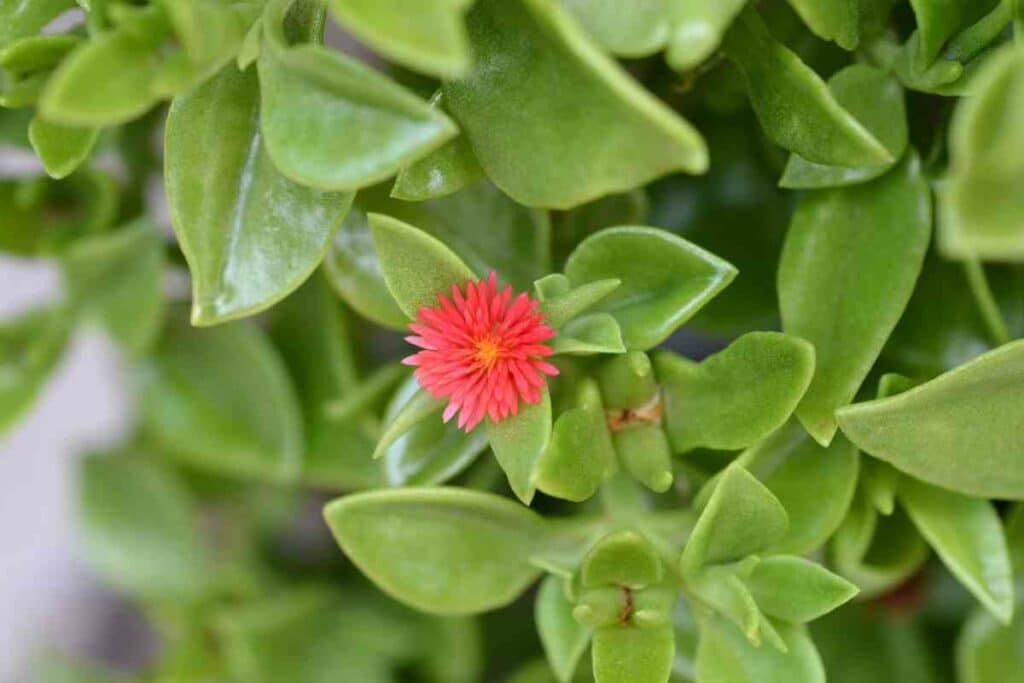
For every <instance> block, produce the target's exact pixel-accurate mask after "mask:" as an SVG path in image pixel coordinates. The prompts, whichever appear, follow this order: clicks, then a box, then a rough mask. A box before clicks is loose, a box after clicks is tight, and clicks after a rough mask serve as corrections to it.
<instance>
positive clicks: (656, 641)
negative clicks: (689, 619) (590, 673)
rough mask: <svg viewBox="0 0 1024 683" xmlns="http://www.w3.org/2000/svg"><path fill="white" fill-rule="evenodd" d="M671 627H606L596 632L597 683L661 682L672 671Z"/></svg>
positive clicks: (672, 637)
mask: <svg viewBox="0 0 1024 683" xmlns="http://www.w3.org/2000/svg"><path fill="white" fill-rule="evenodd" d="M674 653H675V636H674V633H673V631H672V626H671V625H668V624H666V625H664V626H658V627H655V628H638V627H636V626H605V627H602V628H599V629H597V630H596V631H595V632H594V644H593V660H594V681H595V683H661V682H662V681H665V680H667V678H668V675H669V673H670V672H671V670H672V657H673V655H674Z"/></svg>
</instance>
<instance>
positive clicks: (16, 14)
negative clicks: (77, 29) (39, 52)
mask: <svg viewBox="0 0 1024 683" xmlns="http://www.w3.org/2000/svg"><path fill="white" fill-rule="evenodd" d="M74 6H75V3H74V2H73V0H36V1H35V2H21V0H0V17H3V18H4V20H3V22H0V48H2V47H4V46H6V45H7V44H8V43H10V42H12V41H14V40H16V39H18V38H22V37H24V36H31V35H35V34H36V33H38V32H39V31H40V29H42V28H43V27H44V26H46V25H47V24H49V23H50V21H52V20H53V19H54V17H56V16H57V15H58V14H60V13H61V12H63V11H64V10H67V9H71V8H72V7H74Z"/></svg>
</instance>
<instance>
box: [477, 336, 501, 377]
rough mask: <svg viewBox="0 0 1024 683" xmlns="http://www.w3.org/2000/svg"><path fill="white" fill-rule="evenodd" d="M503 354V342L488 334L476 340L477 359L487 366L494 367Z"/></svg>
mask: <svg viewBox="0 0 1024 683" xmlns="http://www.w3.org/2000/svg"><path fill="white" fill-rule="evenodd" d="M501 356H502V349H501V344H499V343H498V340H496V339H495V338H494V337H492V336H490V335H488V336H486V337H481V338H480V339H477V340H476V359H477V361H479V362H480V364H481V365H483V366H484V367H485V368H488V369H490V368H492V367H493V366H494V364H495V363H497V362H498V359H499V358H501Z"/></svg>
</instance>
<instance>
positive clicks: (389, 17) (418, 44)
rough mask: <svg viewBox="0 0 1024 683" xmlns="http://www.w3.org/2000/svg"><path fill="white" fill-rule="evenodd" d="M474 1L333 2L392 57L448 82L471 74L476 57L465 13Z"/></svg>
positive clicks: (343, 18) (343, 19)
mask: <svg viewBox="0 0 1024 683" xmlns="http://www.w3.org/2000/svg"><path fill="white" fill-rule="evenodd" d="M470 4H471V0H428V1H427V2H421V3H419V4H417V5H416V7H415V11H411V8H410V7H409V6H408V5H406V4H405V3H403V2H402V1H401V0H332V1H331V3H330V8H331V13H332V14H333V15H334V16H335V17H337V19H338V21H339V22H340V23H341V24H343V25H344V26H345V27H346V28H348V29H349V30H350V31H352V33H353V34H355V35H356V36H357V37H358V38H360V39H362V40H365V41H366V42H367V43H368V44H369V45H370V46H371V47H373V48H374V49H375V50H378V51H379V52H380V53H381V54H383V55H384V56H385V57H388V58H389V59H393V60H395V61H396V62H399V63H401V64H403V65H404V66H408V67H411V68H413V69H416V70H419V71H423V72H425V73H429V74H431V75H434V76H439V77H442V78H454V77H457V76H460V75H462V74H463V73H465V71H466V69H467V68H468V67H469V64H470V60H471V58H472V55H471V53H470V49H469V45H468V41H467V39H466V30H465V27H464V26H463V16H462V15H463V13H465V11H466V10H467V9H468V7H469V5H470Z"/></svg>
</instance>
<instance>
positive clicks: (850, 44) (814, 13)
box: [789, 0, 861, 50]
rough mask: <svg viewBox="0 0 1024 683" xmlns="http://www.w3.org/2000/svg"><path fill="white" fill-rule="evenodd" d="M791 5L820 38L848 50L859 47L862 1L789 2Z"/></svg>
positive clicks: (810, 0)
mask: <svg viewBox="0 0 1024 683" xmlns="http://www.w3.org/2000/svg"><path fill="white" fill-rule="evenodd" d="M789 4H790V5H791V6H792V7H793V9H795V10H796V12H797V14H799V15H800V18H801V19H803V20H804V23H805V24H807V27H808V28H810V29H811V30H812V31H814V33H815V34H816V35H817V36H818V37H819V38H822V39H824V40H831V41H834V42H835V43H836V44H837V45H839V47H841V48H843V49H846V50H852V49H854V48H855V47H857V43H858V42H859V40H860V36H859V32H858V29H859V26H858V19H859V16H858V15H859V12H858V10H859V7H858V6H859V5H860V4H861V3H860V0H789Z"/></svg>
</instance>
